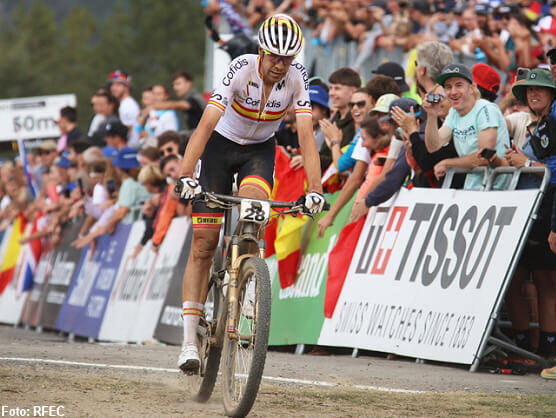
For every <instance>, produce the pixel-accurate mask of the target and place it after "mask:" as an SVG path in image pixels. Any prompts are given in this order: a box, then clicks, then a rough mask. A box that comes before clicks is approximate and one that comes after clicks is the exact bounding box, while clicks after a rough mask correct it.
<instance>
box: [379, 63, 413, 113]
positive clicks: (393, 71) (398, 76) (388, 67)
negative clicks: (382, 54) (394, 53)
mask: <svg viewBox="0 0 556 418" xmlns="http://www.w3.org/2000/svg"><path fill="white" fill-rule="evenodd" d="M373 73H375V74H381V75H385V76H387V77H391V78H393V79H394V81H395V82H396V84H397V85H398V88H399V93H396V92H393V93H394V94H396V95H398V96H400V95H401V96H402V97H409V98H411V99H414V100H416V101H417V103H419V102H421V98H420V97H419V96H418V95H417V94H416V93H412V92H411V91H409V86H408V85H407V83H406V82H405V71H404V69H403V68H402V66H401V65H400V64H398V63H395V62H385V63H384V64H381V65H380V66H379V67H378V68H377V69H376V70H374V71H373Z"/></svg>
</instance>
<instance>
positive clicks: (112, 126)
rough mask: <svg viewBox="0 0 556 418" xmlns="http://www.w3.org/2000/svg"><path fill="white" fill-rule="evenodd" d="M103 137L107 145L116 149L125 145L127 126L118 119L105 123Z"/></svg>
mask: <svg viewBox="0 0 556 418" xmlns="http://www.w3.org/2000/svg"><path fill="white" fill-rule="evenodd" d="M104 138H105V140H106V143H107V144H108V146H109V147H113V148H114V149H115V150H116V151H119V150H121V149H122V148H124V147H127V126H125V125H124V124H123V123H122V122H120V121H115V122H113V123H109V124H107V125H106V134H105V137H104Z"/></svg>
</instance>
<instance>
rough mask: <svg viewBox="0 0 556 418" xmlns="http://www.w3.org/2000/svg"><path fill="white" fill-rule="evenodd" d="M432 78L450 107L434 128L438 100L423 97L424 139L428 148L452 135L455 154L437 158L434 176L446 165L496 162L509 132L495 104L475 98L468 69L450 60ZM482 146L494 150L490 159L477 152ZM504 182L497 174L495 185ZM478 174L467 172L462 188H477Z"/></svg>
mask: <svg viewBox="0 0 556 418" xmlns="http://www.w3.org/2000/svg"><path fill="white" fill-rule="evenodd" d="M436 81H437V82H438V83H439V84H440V85H441V86H442V87H444V89H445V90H446V94H447V97H448V99H450V102H451V104H452V107H451V109H450V111H449V113H448V116H447V117H446V120H445V121H444V124H443V125H442V127H441V128H440V129H438V121H437V117H438V113H439V106H438V103H431V102H429V101H425V103H424V108H425V110H426V111H427V114H428V119H427V126H426V135H425V140H426V144H427V149H428V150H429V152H433V151H436V150H438V149H439V148H440V147H442V146H443V145H445V144H447V143H448V142H449V141H450V139H451V138H452V136H453V138H454V145H455V147H456V150H457V152H458V155H459V158H450V159H446V160H444V161H441V162H439V163H438V164H437V165H436V166H435V168H434V172H435V175H436V177H437V178H440V177H442V176H444V175H445V174H446V171H447V170H448V168H450V167H461V168H474V167H479V166H486V165H492V166H498V165H500V164H501V163H502V162H501V157H503V156H504V152H505V148H504V147H505V146H506V147H508V146H509V135H508V129H507V125H506V121H505V120H504V116H503V115H502V112H500V109H499V108H498V106H496V105H494V104H493V103H490V102H488V101H486V100H484V99H477V95H476V87H475V86H476V85H475V83H474V82H473V77H472V75H471V71H469V69H468V68H467V67H465V66H464V65H460V64H450V65H447V66H446V67H444V69H443V70H442V73H441V74H440V76H439V77H438V78H437V79H436ZM483 149H494V150H495V151H496V154H495V155H494V156H492V158H491V159H487V158H484V157H482V156H481V152H482V151H483ZM505 182H506V178H504V176H499V178H498V179H497V180H496V181H495V187H497V188H501V187H503V185H504V184H505ZM481 187H482V175H481V174H468V175H467V178H466V180H465V188H466V189H480V188H481Z"/></svg>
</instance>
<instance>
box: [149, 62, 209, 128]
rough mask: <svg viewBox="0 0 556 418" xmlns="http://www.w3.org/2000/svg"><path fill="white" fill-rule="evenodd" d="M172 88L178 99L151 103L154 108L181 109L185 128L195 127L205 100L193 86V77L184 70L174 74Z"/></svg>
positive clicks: (201, 113)
mask: <svg viewBox="0 0 556 418" xmlns="http://www.w3.org/2000/svg"><path fill="white" fill-rule="evenodd" d="M172 80H173V88H174V92H175V93H176V96H177V97H178V100H165V101H161V102H158V103H155V104H154V105H153V108H154V109H156V110H171V109H173V110H181V111H183V113H184V115H185V126H184V128H185V129H188V130H192V129H195V128H196V127H197V125H198V124H199V121H200V120H201V116H202V115H203V111H204V110H205V101H204V100H203V97H202V96H201V95H200V94H199V93H198V92H197V91H196V90H195V88H194V87H193V77H191V75H189V73H186V72H185V71H182V72H179V73H176V74H175V75H174V78H173V79H172Z"/></svg>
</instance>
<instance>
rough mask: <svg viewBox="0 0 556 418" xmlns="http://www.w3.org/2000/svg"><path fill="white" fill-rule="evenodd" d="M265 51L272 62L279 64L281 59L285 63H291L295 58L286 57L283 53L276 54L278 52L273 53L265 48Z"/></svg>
mask: <svg viewBox="0 0 556 418" xmlns="http://www.w3.org/2000/svg"><path fill="white" fill-rule="evenodd" d="M263 52H264V54H265V55H266V56H267V57H268V59H269V60H270V62H272V63H273V64H278V63H279V62H280V61H282V62H283V63H284V64H286V65H290V64H291V63H292V61H293V59H294V58H295V57H294V56H291V57H284V56H282V55H276V54H273V53H272V52H270V51H267V50H265V49H263Z"/></svg>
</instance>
